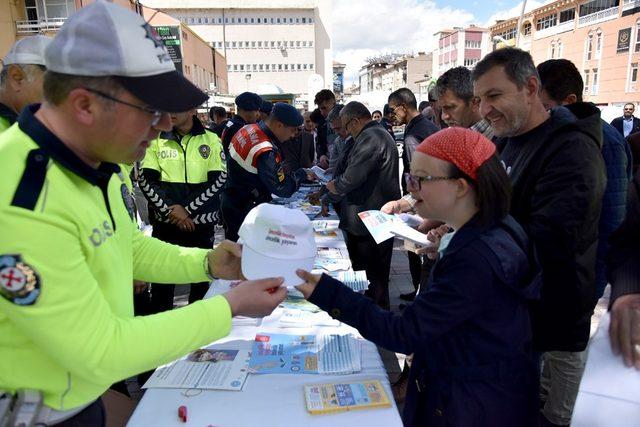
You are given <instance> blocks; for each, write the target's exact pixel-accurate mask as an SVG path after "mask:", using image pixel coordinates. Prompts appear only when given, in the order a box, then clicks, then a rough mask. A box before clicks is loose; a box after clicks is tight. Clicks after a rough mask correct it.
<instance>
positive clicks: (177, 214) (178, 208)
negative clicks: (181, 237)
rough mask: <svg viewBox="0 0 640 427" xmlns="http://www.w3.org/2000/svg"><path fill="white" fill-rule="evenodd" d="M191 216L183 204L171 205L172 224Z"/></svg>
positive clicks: (170, 216) (170, 217)
mask: <svg viewBox="0 0 640 427" xmlns="http://www.w3.org/2000/svg"><path fill="white" fill-rule="evenodd" d="M188 217H189V212H187V210H186V209H185V208H184V207H183V206H182V205H171V206H169V220H170V221H171V223H172V224H176V225H177V224H178V223H180V222H181V221H184V219H185V218H188Z"/></svg>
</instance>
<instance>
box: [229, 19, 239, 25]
mask: <svg viewBox="0 0 640 427" xmlns="http://www.w3.org/2000/svg"><path fill="white" fill-rule="evenodd" d="M231 23H232V24H235V23H236V18H231ZM239 23H240V18H238V24H239Z"/></svg>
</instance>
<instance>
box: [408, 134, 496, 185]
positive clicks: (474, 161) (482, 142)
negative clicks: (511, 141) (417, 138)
mask: <svg viewBox="0 0 640 427" xmlns="http://www.w3.org/2000/svg"><path fill="white" fill-rule="evenodd" d="M416 151H419V152H420V153H423V154H426V155H428V156H431V157H435V158H437V159H440V160H445V161H447V162H449V163H453V164H454V165H456V166H457V167H458V169H460V170H461V171H462V172H464V173H465V174H467V175H468V176H470V177H471V178H473V179H477V178H478V174H477V171H478V168H479V167H480V165H482V164H483V163H484V162H486V161H487V160H489V158H490V157H491V156H493V154H494V153H495V152H496V146H495V144H494V143H493V142H491V141H489V140H488V139H487V138H486V137H484V136H483V135H482V134H481V133H478V132H476V131H474V130H471V129H466V128H461V127H450V128H446V129H443V130H441V131H439V132H436V133H434V134H433V135H431V136H429V137H427V138H426V139H425V140H424V141H422V142H421V143H420V145H418V146H417V147H416Z"/></svg>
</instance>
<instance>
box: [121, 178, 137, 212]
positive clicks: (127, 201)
mask: <svg viewBox="0 0 640 427" xmlns="http://www.w3.org/2000/svg"><path fill="white" fill-rule="evenodd" d="M120 193H121V194H122V201H123V202H124V207H125V208H127V212H128V213H129V216H130V217H131V220H133V219H135V217H136V208H135V206H134V204H133V194H131V191H129V187H127V184H125V183H124V182H123V183H122V185H121V186H120Z"/></svg>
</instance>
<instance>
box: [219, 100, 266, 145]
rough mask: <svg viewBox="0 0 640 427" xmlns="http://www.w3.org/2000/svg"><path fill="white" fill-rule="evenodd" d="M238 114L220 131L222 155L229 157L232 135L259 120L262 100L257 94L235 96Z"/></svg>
mask: <svg viewBox="0 0 640 427" xmlns="http://www.w3.org/2000/svg"><path fill="white" fill-rule="evenodd" d="M235 102H236V107H237V109H238V112H237V114H236V115H235V116H233V117H232V118H231V120H229V121H228V122H227V125H226V127H225V128H224V130H223V131H222V136H221V137H220V139H221V140H222V148H223V149H224V154H225V155H227V156H228V155H229V144H231V139H232V138H233V137H234V135H235V134H236V133H237V132H238V131H239V130H240V129H242V127H243V126H245V125H250V124H251V123H255V122H257V121H258V120H260V107H262V98H261V97H260V95H258V94H257V93H253V92H243V93H241V94H240V95H238V96H236V99H235Z"/></svg>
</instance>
